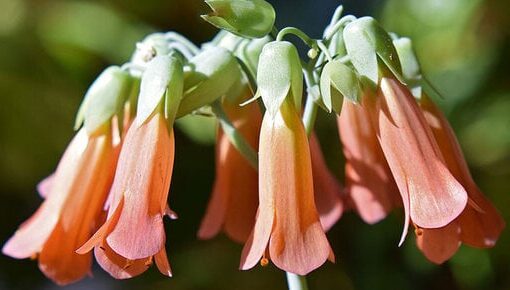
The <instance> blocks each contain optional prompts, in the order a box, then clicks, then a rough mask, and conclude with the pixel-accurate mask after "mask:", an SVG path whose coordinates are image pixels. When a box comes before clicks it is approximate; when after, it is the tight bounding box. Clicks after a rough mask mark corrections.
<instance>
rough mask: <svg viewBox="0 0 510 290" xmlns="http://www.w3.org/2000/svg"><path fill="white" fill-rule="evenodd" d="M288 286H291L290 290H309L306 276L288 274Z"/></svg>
mask: <svg viewBox="0 0 510 290" xmlns="http://www.w3.org/2000/svg"><path fill="white" fill-rule="evenodd" d="M287 284H288V285H289V290H308V284H307V283H306V276H300V275H296V274H293V273H289V272H287Z"/></svg>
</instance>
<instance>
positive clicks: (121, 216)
mask: <svg viewBox="0 0 510 290" xmlns="http://www.w3.org/2000/svg"><path fill="white" fill-rule="evenodd" d="M135 121H136V120H135ZM135 123H136V122H135ZM173 161H174V136H173V131H172V130H169V129H168V124H167V121H166V119H165V118H164V116H163V114H162V113H160V112H156V113H154V114H153V115H152V116H151V117H149V118H148V119H147V120H146V121H144V122H143V123H142V124H141V125H138V123H136V124H133V125H131V127H130V128H129V130H128V132H127V135H126V137H125V141H124V144H123V146H122V150H121V153H120V157H119V163H118V166H117V171H116V173H115V178H114V181H113V185H112V188H111V191H110V196H109V199H108V201H107V205H106V207H107V209H108V217H107V220H106V222H105V223H104V224H103V225H102V226H101V228H99V230H98V231H97V232H96V233H95V234H94V235H93V237H92V238H91V239H90V240H89V241H87V243H85V244H84V245H83V246H82V247H81V248H80V249H79V250H78V253H80V254H84V253H87V252H89V251H90V250H92V249H93V248H94V253H95V256H96V260H97V261H98V263H99V265H100V266H101V267H102V268H103V269H104V270H105V271H107V272H108V273H110V275H112V276H113V277H115V278H117V279H126V278H131V277H134V276H136V275H139V274H141V273H143V272H144V271H145V270H147V268H148V267H149V266H150V265H151V264H152V261H153V259H154V260H155V262H156V265H157V267H158V269H159V270H160V272H161V273H162V274H164V275H167V276H171V270H170V265H169V263H168V259H167V256H166V250H165V241H166V236H165V232H164V226H163V216H164V215H170V216H172V217H173V216H175V214H174V213H173V212H172V211H171V210H170V209H169V207H168V205H167V198H168V191H169V188H170V180H171V177H172V167H173Z"/></svg>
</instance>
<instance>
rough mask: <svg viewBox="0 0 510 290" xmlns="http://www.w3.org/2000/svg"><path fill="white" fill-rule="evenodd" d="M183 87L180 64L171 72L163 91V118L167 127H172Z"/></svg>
mask: <svg viewBox="0 0 510 290" xmlns="http://www.w3.org/2000/svg"><path fill="white" fill-rule="evenodd" d="M183 88H184V71H183V66H182V64H180V65H179V66H178V67H176V68H175V69H174V70H172V72H171V76H170V83H169V84H168V87H167V90H166V92H165V118H166V120H167V122H168V127H169V128H172V127H173V123H174V120H175V116H176V115H177V111H178V110H179V105H180V103H181V100H182V94H183Z"/></svg>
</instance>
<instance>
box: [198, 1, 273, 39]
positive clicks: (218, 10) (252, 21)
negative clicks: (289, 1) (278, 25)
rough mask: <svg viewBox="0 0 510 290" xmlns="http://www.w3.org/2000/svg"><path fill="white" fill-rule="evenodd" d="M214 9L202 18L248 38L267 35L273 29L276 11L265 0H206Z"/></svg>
mask: <svg viewBox="0 0 510 290" xmlns="http://www.w3.org/2000/svg"><path fill="white" fill-rule="evenodd" d="M205 3H207V5H209V7H211V9H212V10H213V11H212V13H211V14H209V15H202V18H203V19H204V20H206V21H207V22H209V23H211V24H212V25H214V26H216V27H218V28H220V29H224V30H227V31H230V32H232V33H234V34H236V35H239V36H242V37H247V38H259V37H264V36H266V35H267V34H268V33H269V32H270V31H271V29H273V25H274V21H275V17H276V14H275V11H274V8H273V6H271V4H269V3H268V2H266V1H264V0H206V1H205Z"/></svg>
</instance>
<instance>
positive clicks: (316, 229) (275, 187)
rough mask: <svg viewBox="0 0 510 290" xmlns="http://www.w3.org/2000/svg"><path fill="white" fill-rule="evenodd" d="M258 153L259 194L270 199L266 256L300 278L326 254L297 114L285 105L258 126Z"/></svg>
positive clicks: (302, 134) (305, 144)
mask: <svg viewBox="0 0 510 290" xmlns="http://www.w3.org/2000/svg"><path fill="white" fill-rule="evenodd" d="M259 148H260V152H259V156H260V157H259V170H260V174H259V188H260V195H261V197H262V196H270V197H272V198H274V208H275V210H274V212H275V218H274V226H273V230H272V234H271V239H270V242H269V256H270V257H271V260H272V261H273V263H274V264H275V265H276V266H277V267H279V268H280V269H282V270H285V271H288V272H292V273H296V274H300V275H304V274H307V273H309V272H311V271H313V270H314V269H316V268H317V267H319V266H320V265H322V264H323V263H324V262H325V261H326V260H327V259H328V256H329V254H330V251H331V247H330V246H329V243H328V240H327V238H326V235H325V234H324V230H323V229H322V226H321V224H320V220H319V216H318V214H317V210H316V207H315V201H314V190H313V175H312V164H311V157H310V149H309V145H308V138H307V136H306V133H305V130H304V127H303V124H302V123H301V119H300V118H299V115H298V113H297V112H296V110H295V109H294V108H293V105H292V104H290V103H285V104H284V105H283V106H282V108H281V109H280V112H279V113H278V114H277V115H276V116H275V117H274V118H273V117H271V116H270V115H269V114H266V116H265V117H264V121H263V123H262V129H261V136H260V146H259Z"/></svg>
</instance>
